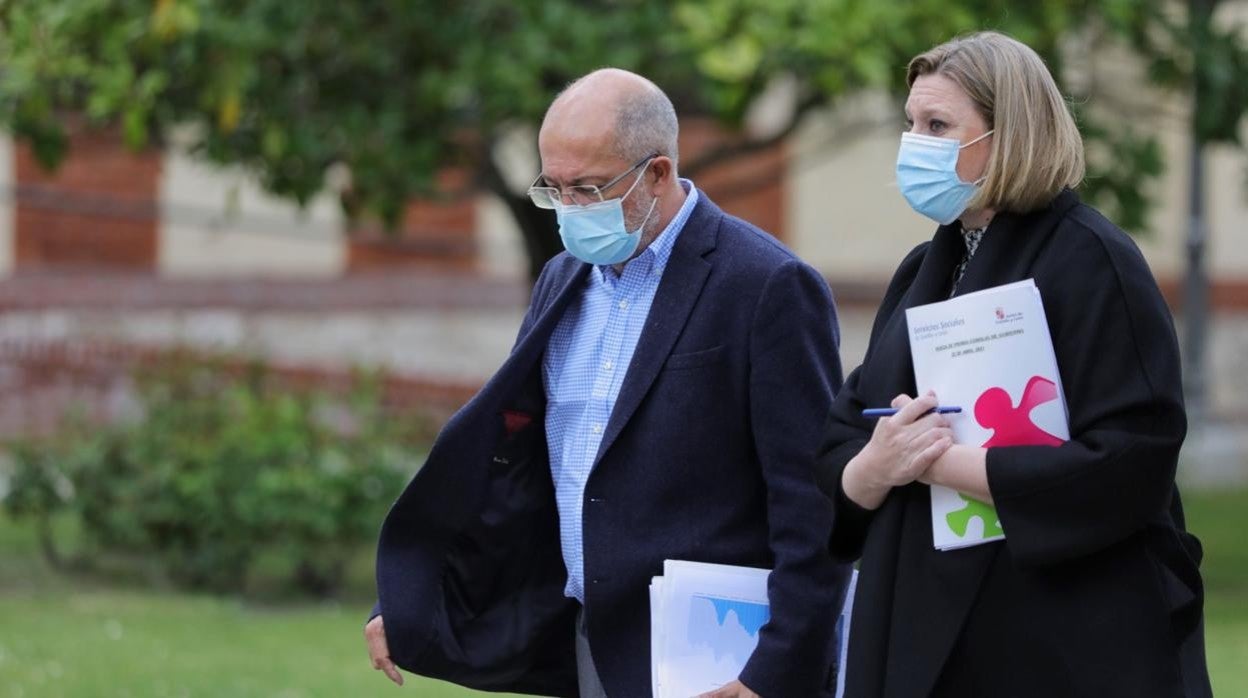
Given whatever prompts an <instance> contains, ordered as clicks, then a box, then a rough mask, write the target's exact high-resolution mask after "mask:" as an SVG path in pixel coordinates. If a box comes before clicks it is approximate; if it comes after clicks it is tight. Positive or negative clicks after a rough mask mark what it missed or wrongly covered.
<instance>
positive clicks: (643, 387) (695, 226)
mask: <svg viewBox="0 0 1248 698" xmlns="http://www.w3.org/2000/svg"><path fill="white" fill-rule="evenodd" d="M698 196H699V201H698V203H697V205H696V206H695V208H694V209H693V213H692V214H691V215H690V216H689V220H688V221H686V222H685V227H684V229H682V230H681V233H680V237H679V238H677V240H676V244H675V245H674V246H673V248H672V255H671V257H670V258H669V259H668V262H667V269H666V271H665V272H664V273H663V279H662V280H661V281H660V282H659V288H658V290H657V291H656V292H655V295H654V303H653V304H652V305H651V306H650V314H649V316H648V317H647V318H646V326H645V329H644V330H642V333H641V338H640V339H639V340H638V341H637V349H636V350H635V351H634V352H633V360H632V361H631V362H630V363H629V366H628V373H627V374H625V376H624V384H623V385H622V386H621V387H620V395H619V397H618V398H616V401H615V408H614V410H612V412H611V419H610V420H609V421H608V422H607V431H606V433H604V434H603V435H602V442H601V443H600V444H599V446H598V454H597V456H596V457H595V459H594V465H595V466H597V464H598V462H599V461H601V460H602V457H603V455H604V454H605V453H606V452H607V449H609V448H611V444H612V443H614V442H615V439H616V437H618V436H619V435H620V432H621V431H622V430H623V429H624V426H625V425H626V424H627V423H628V420H629V419H630V418H631V417H632V416H633V413H634V412H635V411H636V410H637V406H638V405H640V404H641V401H642V399H643V398H644V397H645V396H646V393H648V392H649V391H650V386H651V385H653V384H654V379H655V378H657V377H658V375H659V370H660V369H661V368H662V367H663V362H664V361H666V360H667V356H668V354H670V353H671V352H672V347H673V346H674V345H675V344H676V338H677V337H679V336H680V331H681V330H682V329H684V327H685V323H686V321H688V319H689V314H690V313H691V312H692V311H693V307H694V305H696V304H697V301H698V296H699V295H701V293H702V287H703V286H704V285H705V284H706V277H707V275H708V274H710V271H711V264H710V262H708V261H706V260H705V259H704V258H703V255H705V254H706V253H707V252H709V251H710V250H713V249H715V238H716V235H717V232H718V230H719V221H720V218H721V217H722V216H723V212H722V211H720V210H719V208H718V207H717V206H715V204H713V203H711V201H710V200H709V199H707V198H706V195H705V194H704V193H699V194H698Z"/></svg>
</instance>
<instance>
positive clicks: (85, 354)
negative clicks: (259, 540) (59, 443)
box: [0, 339, 480, 440]
mask: <svg viewBox="0 0 1248 698" xmlns="http://www.w3.org/2000/svg"><path fill="white" fill-rule="evenodd" d="M174 356H177V357H180V358H183V359H190V360H195V359H200V360H203V361H211V362H213V365H214V366H220V367H221V368H222V370H225V371H232V372H236V373H239V374H241V373H243V372H244V371H245V370H247V366H248V358H247V357H244V356H231V355H226V356H222V355H219V354H213V353H209V352H202V351H196V350H194V349H191V348H185V347H183V348H176V349H153V348H150V347H143V346H137V345H132V344H123V343H116V342H108V341H98V340H89V339H76V340H69V341H50V342H49V341H0V440H4V439H10V438H15V437H31V436H46V435H49V434H53V433H55V431H56V429H57V427H58V425H60V424H62V423H63V420H65V419H66V418H67V417H68V416H69V415H71V414H73V415H75V416H77V417H84V418H86V419H88V420H91V421H93V422H97V423H107V422H114V421H117V420H120V419H125V418H127V417H131V416H133V415H134V414H136V413H137V412H136V411H137V409H138V401H137V397H136V393H135V385H134V380H133V378H134V374H135V372H136V369H138V368H140V367H141V366H145V365H152V364H153V363H155V362H159V361H161V360H163V359H168V358H171V357H174ZM269 370H270V375H271V377H272V378H273V379H275V380H276V381H277V382H278V383H279V384H280V385H281V386H282V387H283V388H284V389H289V390H293V391H314V392H317V393H320V394H325V395H330V396H345V395H347V393H348V392H349V391H350V389H351V386H352V384H353V382H354V380H355V378H354V373H353V372H352V371H351V370H349V369H345V368H344V369H326V368H319V367H308V366H291V365H274V364H269ZM479 387H480V386H479V385H476V384H472V383H456V382H452V381H439V380H431V379H423V378H416V377H411V376H398V375H383V376H382V378H381V400H382V405H383V407H384V408H385V409H387V410H391V411H394V412H396V413H397V412H403V413H405V414H415V415H418V416H420V417H423V418H425V419H427V420H428V421H429V424H430V425H431V427H433V428H436V427H437V426H438V425H440V424H441V423H443V422H444V421H445V420H446V419H447V418H449V417H450V415H451V414H453V413H454V412H455V410H457V409H459V407H460V406H462V405H463V404H464V403H466V402H467V401H468V400H469V399H470V398H471V397H472V396H473V394H474V393H475V392H476V391H477V390H478V389H479Z"/></svg>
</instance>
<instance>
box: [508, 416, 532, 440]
mask: <svg viewBox="0 0 1248 698" xmlns="http://www.w3.org/2000/svg"><path fill="white" fill-rule="evenodd" d="M532 421H533V415H531V414H529V413H528V412H517V411H515V410H503V428H505V429H506V430H507V435H508V436H512V435H513V434H515V433H516V432H518V431H520V430H521V429H523V428H525V427H527V426H529V424H530V423H531V422H532Z"/></svg>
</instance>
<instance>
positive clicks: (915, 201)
mask: <svg viewBox="0 0 1248 698" xmlns="http://www.w3.org/2000/svg"><path fill="white" fill-rule="evenodd" d="M992 133H993V132H992V131H988V132H987V133H985V134H984V135H982V136H980V137H978V138H975V139H973V140H970V141H967V142H966V143H965V144H963V143H960V142H958V140H957V139H956V138H940V137H938V136H925V135H923V134H919V133H903V134H901V147H900V148H899V149H898V151H897V186H898V187H899V188H900V189H901V195H902V196H904V197H905V198H906V201H907V202H908V203H909V204H910V207H911V208H913V209H914V210H915V211H917V212H919V213H921V214H923V215H924V216H927V217H928V218H931V219H932V220H934V221H936V222H937V223H939V224H941V225H948V224H949V223H952V222H954V221H955V220H957V218H958V216H960V215H962V212H963V211H965V210H966V205H967V203H969V202H970V200H971V198H972V197H974V196H975V192H976V191H978V189H979V184H980V183H979V182H963V181H962V179H961V178H959V177H958V153H959V152H960V151H961V150H962V149H963V148H966V147H968V146H971V145H974V144H976V143H978V142H979V141H981V140H983V139H985V138H987V137H988V136H991V135H992ZM981 181H982V180H981Z"/></svg>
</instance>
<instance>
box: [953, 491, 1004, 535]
mask: <svg viewBox="0 0 1248 698" xmlns="http://www.w3.org/2000/svg"><path fill="white" fill-rule="evenodd" d="M958 496H959V497H961V498H962V501H964V502H966V506H964V507H962V508H961V509H955V510H954V511H951V512H949V513H948V514H945V522H946V523H948V524H949V528H951V529H953V532H954V533H956V534H958V537H962V536H965V535H966V530H967V527H969V526H970V524H971V519H973V518H975V517H976V516H978V517H979V518H980V519H982V520H983V522H984V538H991V537H993V536H999V535H1002V534H1004V533H1005V531H1003V530H1002V529H1001V520H1000V519H998V518H997V510H996V509H993V508H992V507H991V506H989V505H987V504H984V503H983V502H981V501H979V500H978V499H972V498H971V497H968V496H966V495H964V494H962V493H961V492H959V493H958Z"/></svg>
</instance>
